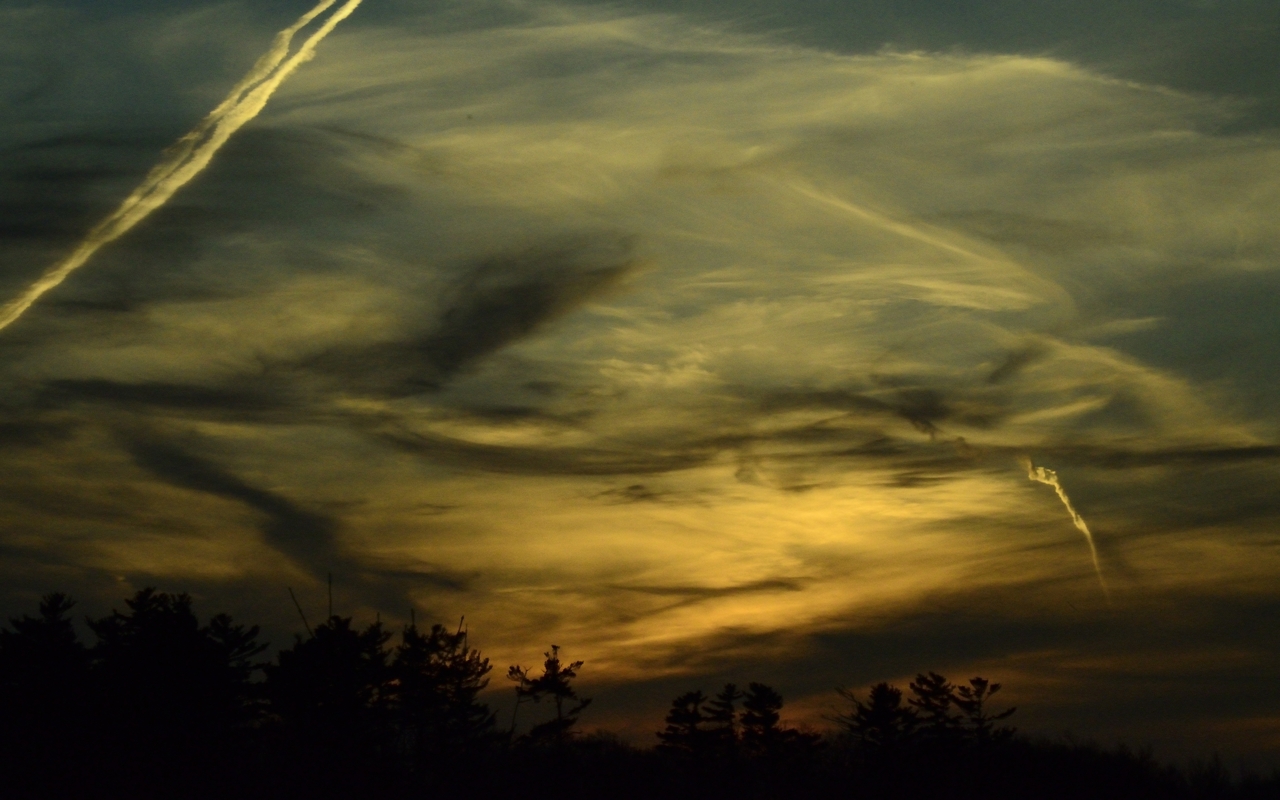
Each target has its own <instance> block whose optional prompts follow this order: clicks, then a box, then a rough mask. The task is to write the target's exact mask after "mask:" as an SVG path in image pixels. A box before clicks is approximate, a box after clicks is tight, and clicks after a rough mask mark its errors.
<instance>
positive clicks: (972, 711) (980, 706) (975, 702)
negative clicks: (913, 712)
mask: <svg viewBox="0 0 1280 800" xmlns="http://www.w3.org/2000/svg"><path fill="white" fill-rule="evenodd" d="M998 691H1000V684H998V683H991V682H990V681H988V680H987V679H986V678H970V679H969V685H968V686H965V685H964V684H960V685H958V686H956V687H955V696H954V697H953V698H952V702H953V703H954V704H955V706H956V708H959V709H960V712H961V715H962V717H961V725H962V727H963V729H964V732H965V734H966V736H967V737H968V738H969V739H970V740H971V741H974V742H977V743H978V744H986V743H988V742H995V741H1006V740H1008V739H1009V738H1010V737H1012V736H1013V734H1014V729H1013V728H1009V727H999V728H997V727H996V726H995V723H997V722H999V721H1000V720H1004V719H1008V718H1009V717H1011V716H1013V712H1015V711H1017V710H1018V709H1017V708H1008V709H1005V710H1004V711H1001V712H1000V713H998V714H989V713H988V712H987V706H986V704H987V701H988V700H990V699H991V696H992V695H994V694H995V693H996V692H998Z"/></svg>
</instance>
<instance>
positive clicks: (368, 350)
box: [306, 239, 635, 397]
mask: <svg viewBox="0 0 1280 800" xmlns="http://www.w3.org/2000/svg"><path fill="white" fill-rule="evenodd" d="M629 250H630V243H629V242H628V241H626V240H625V239H622V240H616V239H615V240H611V241H606V240H603V239H594V240H593V239H586V240H584V241H581V242H573V243H566V244H562V245H559V246H539V247H533V248H529V249H526V250H523V251H519V252H513V253H504V254H496V255H492V256H488V257H485V258H482V259H479V260H478V261H477V263H475V264H474V265H473V266H471V267H470V268H468V269H467V270H466V271H465V272H464V274H463V275H462V277H461V278H460V279H458V280H457V281H456V282H455V283H454V284H453V285H452V286H451V287H449V288H448V289H446V290H445V292H444V300H443V301H442V303H441V306H442V310H441V311H440V313H439V316H438V320H437V321H436V323H435V324H434V325H432V326H431V327H430V328H429V329H428V330H427V331H426V332H425V333H424V334H422V335H421V336H419V337H416V338H413V339H406V340H402V341H398V342H391V343H386V344H376V345H371V346H367V347H361V348H338V349H335V350H333V351H330V352H328V353H324V354H322V355H320V356H318V357H316V358H315V359H314V360H312V361H311V362H309V363H308V364H307V365H306V366H308V367H310V368H312V369H315V370H317V371H320V372H324V373H327V374H329V375H331V376H333V377H339V378H341V379H342V383H343V385H353V386H356V387H361V388H364V389H365V390H369V391H373V392H376V393H378V394H383V395H385V396H389V397H404V396H408V395H414V394H421V393H424V392H429V391H433V390H437V389H440V388H441V387H442V386H444V385H445V384H446V383H447V382H448V381H449V380H450V379H451V378H453V377H454V376H456V375H457V374H458V373H460V372H462V371H464V370H466V369H467V368H468V367H470V366H472V365H474V364H476V363H477V362H479V361H481V360H482V359H484V358H485V357H486V356H489V355H491V354H493V353H495V352H497V351H498V350H501V349H502V348H504V347H507V346H509V345H511V344H514V343H516V342H518V341H520V340H522V339H525V338H527V337H529V336H531V335H533V334H535V333H537V332H538V331H540V330H541V329H543V328H544V327H545V326H546V325H548V324H549V323H551V322H553V321H555V320H557V319H559V318H561V317H563V316H565V315H566V314H568V313H570V312H571V311H573V310H574V309H576V308H578V307H580V306H581V305H582V304H584V303H586V302H587V301H589V300H591V299H593V298H595V297H597V296H599V295H600V294H602V293H604V292H605V291H607V290H608V289H610V288H612V287H613V286H615V285H616V284H617V283H618V282H619V281H620V280H622V279H623V278H624V277H626V276H627V275H628V274H629V273H630V272H632V271H633V269H634V268H635V264H634V262H633V261H632V259H631V258H630V256H629Z"/></svg>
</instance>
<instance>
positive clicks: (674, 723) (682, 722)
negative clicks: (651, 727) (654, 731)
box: [658, 690, 712, 755]
mask: <svg viewBox="0 0 1280 800" xmlns="http://www.w3.org/2000/svg"><path fill="white" fill-rule="evenodd" d="M706 703H707V696H706V695H704V694H703V693H702V692H701V690H699V691H695V692H685V693H684V694H682V695H680V696H679V697H677V698H676V699H674V700H672V701H671V710H670V711H668V712H667V716H666V720H665V721H666V723H667V726H666V727H665V728H663V729H662V730H661V731H659V732H658V740H659V741H660V742H661V743H660V744H659V745H658V748H659V749H660V750H663V751H665V752H670V753H680V754H684V755H702V754H703V753H705V751H706V750H707V748H708V746H709V745H710V744H711V741H712V731H711V730H709V729H708V728H706V727H705V725H706V723H707V722H708V721H709V716H708V714H707V713H706V709H705V708H704V706H705V705H706Z"/></svg>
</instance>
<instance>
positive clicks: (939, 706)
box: [907, 672, 960, 743]
mask: <svg viewBox="0 0 1280 800" xmlns="http://www.w3.org/2000/svg"><path fill="white" fill-rule="evenodd" d="M910 688H911V698H910V699H908V700H907V702H908V703H910V704H911V706H912V707H913V708H914V709H915V712H916V719H917V720H918V721H919V728H918V734H919V735H920V736H922V737H923V738H924V739H925V740H926V741H929V742H933V743H951V742H955V741H956V740H957V739H958V738H959V734H960V716H959V715H958V714H956V713H955V712H953V711H952V708H953V707H954V706H955V687H954V686H952V685H951V683H950V682H949V681H948V680H947V679H946V678H944V677H943V676H941V675H939V674H938V673H936V672H930V673H928V674H918V675H916V679H915V680H914V681H912V682H911V684H910Z"/></svg>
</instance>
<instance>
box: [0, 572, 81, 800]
mask: <svg viewBox="0 0 1280 800" xmlns="http://www.w3.org/2000/svg"><path fill="white" fill-rule="evenodd" d="M74 606H75V601H73V600H71V599H70V598H69V597H67V596H66V595H64V594H61V593H54V594H48V595H45V597H44V598H43V599H42V600H41V602H40V609H39V616H36V617H32V616H29V615H28V616H23V617H21V618H15V619H11V620H9V624H10V626H11V627H12V629H11V630H10V629H4V630H0V769H2V770H3V773H4V774H5V776H6V778H5V783H6V785H7V788H8V789H9V791H15V792H19V793H20V792H23V791H33V792H34V791H39V792H47V793H49V794H50V795H54V794H58V793H59V791H58V789H59V787H61V786H63V785H64V783H63V780H61V778H63V777H65V770H64V769H62V768H61V764H60V762H64V761H65V760H67V759H83V753H84V750H85V747H86V745H87V744H88V742H89V740H90V738H91V736H90V732H89V731H88V730H87V723H88V718H87V715H86V701H87V700H88V699H89V697H88V694H87V689H88V678H89V652H88V650H87V649H86V648H85V646H84V645H83V644H81V643H80V641H79V639H78V638H77V637H76V633H75V629H74V628H73V627H72V624H71V617H70V613H71V609H72V608H73V607H74ZM24 776H33V777H34V778H35V781H36V783H37V784H38V785H33V786H28V785H24V782H23V780H22V777H24ZM62 793H64V794H65V792H62Z"/></svg>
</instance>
